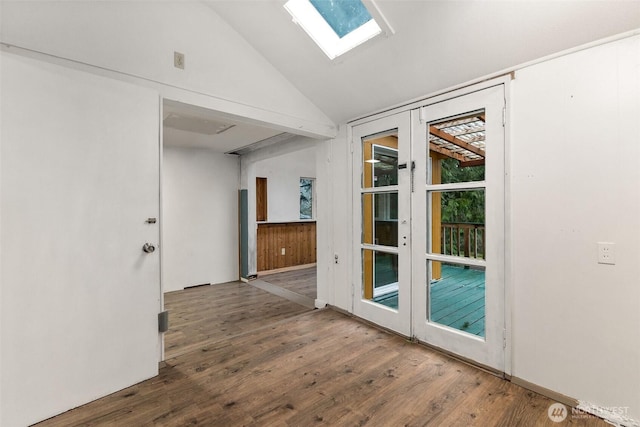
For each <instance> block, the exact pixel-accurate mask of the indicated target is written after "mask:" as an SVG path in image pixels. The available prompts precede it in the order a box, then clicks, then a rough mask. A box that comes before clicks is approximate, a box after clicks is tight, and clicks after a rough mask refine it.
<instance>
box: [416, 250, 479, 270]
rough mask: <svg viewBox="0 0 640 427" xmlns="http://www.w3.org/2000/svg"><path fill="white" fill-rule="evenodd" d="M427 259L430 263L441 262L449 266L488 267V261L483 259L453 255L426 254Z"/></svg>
mask: <svg viewBox="0 0 640 427" xmlns="http://www.w3.org/2000/svg"><path fill="white" fill-rule="evenodd" d="M425 259H426V260H429V261H440V262H446V263H449V264H457V265H472V266H474V267H486V266H487V261H485V260H483V259H476V258H464V257H459V256H453V255H442V254H429V253H427V254H425Z"/></svg>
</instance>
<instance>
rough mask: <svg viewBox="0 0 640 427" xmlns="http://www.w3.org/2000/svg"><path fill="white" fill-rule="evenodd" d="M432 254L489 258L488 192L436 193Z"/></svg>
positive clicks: (432, 213) (432, 205)
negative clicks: (486, 216) (486, 202)
mask: <svg viewBox="0 0 640 427" xmlns="http://www.w3.org/2000/svg"><path fill="white" fill-rule="evenodd" d="M427 194H430V195H431V200H430V202H431V230H430V231H431V237H432V238H431V248H430V249H429V252H430V253H433V254H441V255H453V256H460V257H465V258H475V259H485V241H486V229H485V190H484V189H480V190H466V191H434V192H427Z"/></svg>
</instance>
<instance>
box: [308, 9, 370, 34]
mask: <svg viewBox="0 0 640 427" xmlns="http://www.w3.org/2000/svg"><path fill="white" fill-rule="evenodd" d="M309 2H310V3H311V4H312V5H313V7H315V8H316V10H317V11H318V12H319V13H320V15H322V17H323V18H324V20H325V21H327V23H328V24H329V26H330V27H331V28H332V29H333V31H335V32H336V34H337V35H338V37H340V38H342V37H344V36H346V35H347V34H349V33H350V32H352V31H353V30H355V29H356V28H359V27H361V26H362V25H364V24H365V23H367V22H369V21H370V20H371V19H372V18H371V14H369V11H368V10H367V8H366V7H365V6H364V4H362V2H361V1H360V0H309Z"/></svg>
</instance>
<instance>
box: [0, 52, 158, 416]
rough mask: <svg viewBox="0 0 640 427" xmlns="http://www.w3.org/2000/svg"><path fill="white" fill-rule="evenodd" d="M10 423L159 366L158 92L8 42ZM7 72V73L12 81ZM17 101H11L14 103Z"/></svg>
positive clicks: (5, 214) (116, 386)
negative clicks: (12, 48) (147, 247)
mask: <svg viewBox="0 0 640 427" xmlns="http://www.w3.org/2000/svg"><path fill="white" fill-rule="evenodd" d="M2 61H3V62H2V82H3V93H2V107H3V108H2V121H3V128H2V147H1V148H2V168H1V173H2V218H1V219H2V224H1V226H2V233H3V235H2V266H3V271H2V280H3V283H2V287H3V304H2V321H3V334H2V341H3V342H2V344H3V346H2V349H3V353H2V383H3V388H4V389H5V390H7V391H9V392H8V393H4V394H3V396H2V400H3V401H2V409H3V410H2V411H1V412H2V413H1V414H0V417H1V418H0V424H2V425H28V424H32V423H35V422H37V421H40V420H42V419H45V418H48V417H51V416H53V415H56V414H58V413H60V412H63V411H66V410H69V409H71V408H73V407H75V406H78V405H81V404H83V403H86V402H88V401H91V400H93V399H96V398H98V397H101V396H104V395H106V394H109V393H112V392H114V391H117V390H120V389H122V388H124V387H127V386H129V385H132V384H134V383H137V382H139V381H142V380H144V379H147V378H149V377H152V376H154V375H156V374H157V372H158V354H159V347H160V339H159V334H158V321H157V314H158V312H159V310H160V268H159V251H158V250H155V251H153V252H150V253H146V252H143V249H142V248H143V245H144V244H145V243H149V244H151V245H153V246H156V245H157V243H158V239H159V224H158V223H157V222H156V223H153V221H147V219H148V218H158V217H159V213H160V212H159V210H160V207H159V194H160V193H159V130H160V121H159V120H160V119H159V116H160V114H159V108H160V106H159V97H158V94H157V93H156V92H154V91H153V90H150V89H147V88H141V87H136V86H134V85H130V84H128V83H123V82H119V81H116V80H113V79H108V78H104V77H100V76H96V75H92V74H89V73H83V72H80V71H77V70H74V69H72V68H65V67H61V66H58V65H54V64H50V63H47V62H44V61H38V60H35V59H30V58H26V57H21V56H18V55H11V54H5V53H4V52H3V53H2ZM5 83H6V84H5ZM5 107H7V108H5Z"/></svg>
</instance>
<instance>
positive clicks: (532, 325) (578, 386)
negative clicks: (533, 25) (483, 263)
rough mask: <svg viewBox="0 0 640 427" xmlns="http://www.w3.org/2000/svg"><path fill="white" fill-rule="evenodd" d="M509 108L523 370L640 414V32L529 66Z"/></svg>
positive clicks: (517, 366)
mask: <svg viewBox="0 0 640 427" xmlns="http://www.w3.org/2000/svg"><path fill="white" fill-rule="evenodd" d="M510 116H511V129H512V131H511V138H510V141H511V143H510V150H511V158H510V160H511V168H510V169H511V194H510V195H509V197H510V198H511V207H512V214H511V221H512V226H513V227H512V230H513V234H512V240H511V245H512V251H513V268H512V271H513V293H514V300H513V310H512V312H513V319H514V321H513V325H514V330H513V334H512V335H513V337H514V341H513V375H514V376H516V377H519V378H522V379H524V380H526V381H528V382H530V383H533V384H537V385H539V386H541V387H544V388H547V389H550V390H553V391H556V392H559V393H561V394H564V395H566V396H570V397H572V398H575V399H578V400H580V401H586V402H590V403H591V404H592V405H595V406H596V407H600V408H627V409H628V413H627V414H625V415H627V416H628V417H629V418H630V419H635V420H636V422H638V420H640V329H638V327H637V325H639V324H640V287H639V286H638V283H640V265H639V264H638V259H640V246H639V245H638V238H639V237H640V236H639V231H638V230H640V192H639V191H638V185H639V184H638V183H640V160H639V159H640V144H638V142H639V141H640V128H639V127H638V126H637V123H638V120H637V119H638V117H640V36H634V37H631V38H626V39H622V40H618V41H615V42H612V43H607V44H603V45H600V46H596V47H593V48H589V49H586V50H583V51H579V52H576V53H573V54H570V55H567V56H563V57H560V58H556V59H553V60H550V61H547V62H543V63H540V64H537V65H533V66H531V67H528V68H524V69H522V70H520V71H518V72H517V75H516V79H515V80H513V81H512V107H511V113H510ZM598 242H614V243H615V245H616V252H615V256H616V264H615V265H603V264H598V258H597V243H598Z"/></svg>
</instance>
